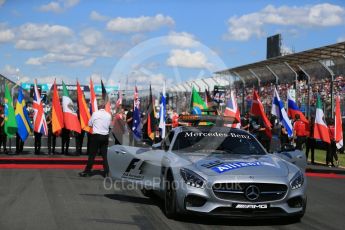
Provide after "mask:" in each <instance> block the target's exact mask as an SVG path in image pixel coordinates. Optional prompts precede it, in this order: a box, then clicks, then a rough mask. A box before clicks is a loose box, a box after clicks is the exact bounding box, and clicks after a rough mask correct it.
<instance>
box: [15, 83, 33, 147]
mask: <svg viewBox="0 0 345 230" xmlns="http://www.w3.org/2000/svg"><path fill="white" fill-rule="evenodd" d="M15 115H16V121H17V125H18V131H17V140H16V153H21V152H22V151H23V148H24V142H25V140H26V139H27V138H28V136H29V134H30V133H31V131H32V130H33V127H32V124H31V121H30V118H29V114H28V110H27V109H26V103H25V99H24V95H23V90H22V88H21V87H19V89H18V99H17V103H16V110H15Z"/></svg>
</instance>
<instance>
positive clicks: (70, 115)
mask: <svg viewBox="0 0 345 230" xmlns="http://www.w3.org/2000/svg"><path fill="white" fill-rule="evenodd" d="M62 87H63V90H62V92H63V94H62V110H63V120H64V128H63V129H62V134H61V137H62V154H66V155H69V153H68V147H69V141H70V132H71V131H74V132H76V133H81V128H80V123H79V120H78V115H77V113H76V110H75V107H74V104H73V101H72V99H71V97H70V96H69V93H68V90H67V87H66V85H65V83H64V82H63V81H62Z"/></svg>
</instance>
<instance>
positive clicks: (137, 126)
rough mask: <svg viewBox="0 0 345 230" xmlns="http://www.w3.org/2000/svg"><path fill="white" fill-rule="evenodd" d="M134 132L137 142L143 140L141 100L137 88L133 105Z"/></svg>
mask: <svg viewBox="0 0 345 230" xmlns="http://www.w3.org/2000/svg"><path fill="white" fill-rule="evenodd" d="M132 131H133V134H134V138H135V139H136V140H140V139H141V122H140V99H139V95H138V89H137V87H135V91H134V103H133V127H132Z"/></svg>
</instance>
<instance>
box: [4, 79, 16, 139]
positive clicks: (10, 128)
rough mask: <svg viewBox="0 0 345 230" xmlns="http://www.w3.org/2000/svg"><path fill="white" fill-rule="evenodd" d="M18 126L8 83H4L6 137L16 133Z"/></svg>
mask: <svg viewBox="0 0 345 230" xmlns="http://www.w3.org/2000/svg"><path fill="white" fill-rule="evenodd" d="M17 129H18V126H17V121H16V116H15V114H14V108H13V101H12V97H11V93H10V90H9V89H8V85H7V84H5V125H4V131H5V133H6V135H7V136H8V137H13V136H15V135H16V132H17Z"/></svg>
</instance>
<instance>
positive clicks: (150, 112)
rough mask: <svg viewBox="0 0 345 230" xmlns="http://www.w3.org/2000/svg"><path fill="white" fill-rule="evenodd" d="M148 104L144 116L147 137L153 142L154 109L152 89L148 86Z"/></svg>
mask: <svg viewBox="0 0 345 230" xmlns="http://www.w3.org/2000/svg"><path fill="white" fill-rule="evenodd" d="M149 97H150V98H149V104H148V106H147V111H146V116H147V136H148V137H149V138H150V139H151V140H153V139H154V138H155V120H156V117H155V107H154V104H153V97H152V89H151V85H150V96H149Z"/></svg>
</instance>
